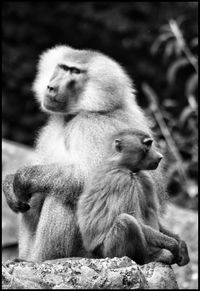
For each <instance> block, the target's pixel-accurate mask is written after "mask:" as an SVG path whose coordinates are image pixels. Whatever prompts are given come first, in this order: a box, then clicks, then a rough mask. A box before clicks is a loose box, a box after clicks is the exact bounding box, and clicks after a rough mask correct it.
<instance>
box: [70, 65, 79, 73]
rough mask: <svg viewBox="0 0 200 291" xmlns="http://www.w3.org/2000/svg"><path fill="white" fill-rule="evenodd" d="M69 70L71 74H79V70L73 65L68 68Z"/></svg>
mask: <svg viewBox="0 0 200 291" xmlns="http://www.w3.org/2000/svg"><path fill="white" fill-rule="evenodd" d="M70 71H71V73H72V74H80V73H81V70H80V69H78V68H75V67H73V68H70Z"/></svg>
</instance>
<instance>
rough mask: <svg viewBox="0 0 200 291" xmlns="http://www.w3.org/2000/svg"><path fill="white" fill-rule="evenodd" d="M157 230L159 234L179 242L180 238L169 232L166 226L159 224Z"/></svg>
mask: <svg viewBox="0 0 200 291" xmlns="http://www.w3.org/2000/svg"><path fill="white" fill-rule="evenodd" d="M159 229H160V232H162V233H163V234H166V235H167V236H170V237H173V238H175V239H176V240H177V241H180V237H179V236H178V235H177V234H175V233H173V232H172V231H170V230H169V229H168V228H167V227H166V226H164V225H162V224H161V223H159Z"/></svg>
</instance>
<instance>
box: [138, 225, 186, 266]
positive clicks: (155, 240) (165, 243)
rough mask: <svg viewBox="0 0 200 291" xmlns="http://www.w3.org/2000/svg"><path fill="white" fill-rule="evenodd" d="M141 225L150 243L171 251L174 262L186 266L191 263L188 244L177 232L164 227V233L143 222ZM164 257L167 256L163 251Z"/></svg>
mask: <svg viewBox="0 0 200 291" xmlns="http://www.w3.org/2000/svg"><path fill="white" fill-rule="evenodd" d="M141 227H142V230H143V232H144V235H145V238H146V240H147V242H148V243H149V244H150V245H152V246H153V247H158V248H161V249H167V250H169V251H171V253H172V254H173V256H174V260H173V263H177V264H178V265H179V266H184V265H186V264H188V263H189V261H190V259H189V255H188V249H187V245H186V243H185V242H184V241H183V240H180V239H179V237H178V236H177V235H176V234H174V233H172V232H171V231H169V230H168V229H167V228H164V227H163V228H161V230H162V231H163V233H162V232H159V231H157V230H155V229H153V228H151V227H150V226H147V225H144V224H141ZM164 233H165V234H164ZM163 257H164V258H165V254H164V255H163V253H162V255H161V258H163ZM165 259H166V258H165Z"/></svg>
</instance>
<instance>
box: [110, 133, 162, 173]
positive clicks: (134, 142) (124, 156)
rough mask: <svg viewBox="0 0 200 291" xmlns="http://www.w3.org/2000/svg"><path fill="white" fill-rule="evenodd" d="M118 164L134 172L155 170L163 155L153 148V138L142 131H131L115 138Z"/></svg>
mask: <svg viewBox="0 0 200 291" xmlns="http://www.w3.org/2000/svg"><path fill="white" fill-rule="evenodd" d="M114 143H115V150H116V151H117V153H118V164H119V165H120V166H123V167H126V168H128V169H130V170H131V171H132V172H138V171H140V170H154V169H156V168H157V167H158V165H159V163H160V161H161V159H162V158H163V156H162V155H161V154H160V153H159V152H157V151H156V150H155V149H153V148H152V143H153V139H152V138H151V137H150V136H149V135H147V134H145V133H143V132H141V131H133V132H131V131H129V132H124V133H121V134H119V135H118V137H117V138H115V142H114Z"/></svg>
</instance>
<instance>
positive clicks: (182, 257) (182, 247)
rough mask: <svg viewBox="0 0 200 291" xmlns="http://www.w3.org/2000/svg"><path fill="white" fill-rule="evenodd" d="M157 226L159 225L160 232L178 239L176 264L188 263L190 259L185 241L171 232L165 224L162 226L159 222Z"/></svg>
mask: <svg viewBox="0 0 200 291" xmlns="http://www.w3.org/2000/svg"><path fill="white" fill-rule="evenodd" d="M159 227H160V231H161V232H162V233H164V234H166V235H167V236H169V237H173V238H175V239H176V240H177V241H178V245H179V261H178V263H177V264H178V265H179V266H184V265H186V264H188V263H189V261H190V259H189V254H188V248H187V245H186V243H185V241H183V240H181V239H180V237H179V236H178V235H177V234H175V233H173V232H172V231H170V230H169V229H168V228H166V227H165V226H163V225H162V224H160V223H159Z"/></svg>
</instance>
